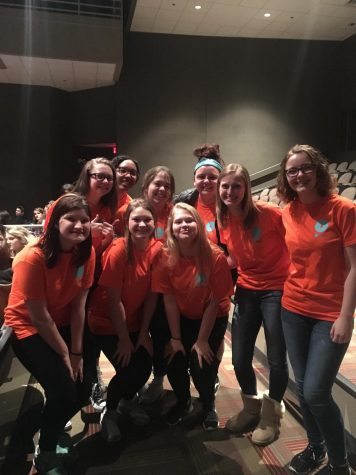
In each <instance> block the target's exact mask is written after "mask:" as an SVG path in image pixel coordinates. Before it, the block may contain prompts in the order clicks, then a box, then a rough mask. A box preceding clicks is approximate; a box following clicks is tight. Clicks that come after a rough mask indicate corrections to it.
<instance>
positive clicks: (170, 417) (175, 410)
mask: <svg viewBox="0 0 356 475" xmlns="http://www.w3.org/2000/svg"><path fill="white" fill-rule="evenodd" d="M192 410H193V404H192V402H191V399H190V398H189V399H188V401H187V402H185V403H183V404H182V403H179V402H177V403H176V404H175V405H174V406H173V407H171V409H170V410H169V411H168V412H167V414H166V416H165V420H166V423H167V424H168V425H169V426H175V425H177V424H179V422H181V421H182V420H183V419H184V417H185V416H186V415H187V414H189V413H190V412H192Z"/></svg>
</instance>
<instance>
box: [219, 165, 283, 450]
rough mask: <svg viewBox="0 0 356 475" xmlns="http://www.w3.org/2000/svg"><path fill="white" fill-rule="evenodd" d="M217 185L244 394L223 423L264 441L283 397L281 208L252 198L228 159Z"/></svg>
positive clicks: (243, 173)
mask: <svg viewBox="0 0 356 475" xmlns="http://www.w3.org/2000/svg"><path fill="white" fill-rule="evenodd" d="M218 189H219V196H218V201H217V209H218V221H219V225H220V233H221V237H222V239H223V240H224V242H225V243H226V244H227V247H228V250H229V252H230V254H232V255H233V257H234V259H235V260H236V263H237V271H238V278H237V282H236V294H235V302H236V305H235V309H234V315H233V320H232V362H233V365H234V369H235V373H236V378H237V380H238V382H239V384H240V387H241V395H242V400H243V410H242V412H241V413H239V414H237V415H235V416H233V417H232V418H231V419H229V421H228V422H227V424H226V428H227V429H228V430H230V431H232V432H236V433H245V432H247V431H250V430H251V429H252V430H253V434H252V441H253V442H254V443H256V444H260V445H262V444H263V445H265V444H268V443H270V442H273V440H275V439H276V437H278V434H279V425H280V418H281V417H282V412H283V405H282V398H283V395H284V392H285V390H286V387H287V383H288V367H287V358H286V347H285V343H284V338H283V331H282V323H281V297H282V291H283V285H284V281H285V278H286V276H287V270H288V265H289V259H288V252H287V248H286V245H285V242H284V228H283V224H282V217H281V210H280V209H279V208H277V207H275V206H272V205H269V204H267V203H262V202H261V203H260V202H258V203H254V202H253V200H252V195H251V183H250V177H249V174H248V171H247V170H246V168H245V167H244V166H242V165H238V164H230V165H227V166H226V167H225V168H224V169H223V171H222V172H221V174H220V176H219V180H218ZM262 324H263V328H264V332H265V338H266V344H267V358H268V363H269V367H270V378H269V391H268V395H267V394H265V395H264V397H263V398H262V399H261V398H260V397H259V396H258V395H257V384H256V376H255V372H254V370H253V366H252V360H253V353H254V347H255V342H256V338H257V335H258V332H259V330H260V328H261V326H262Z"/></svg>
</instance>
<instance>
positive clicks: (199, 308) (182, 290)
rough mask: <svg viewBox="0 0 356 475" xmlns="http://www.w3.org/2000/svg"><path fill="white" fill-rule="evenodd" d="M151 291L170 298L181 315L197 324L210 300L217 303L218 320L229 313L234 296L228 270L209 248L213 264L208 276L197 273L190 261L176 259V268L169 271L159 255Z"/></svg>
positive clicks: (217, 251)
mask: <svg viewBox="0 0 356 475" xmlns="http://www.w3.org/2000/svg"><path fill="white" fill-rule="evenodd" d="M152 290H153V291H154V292H158V293H162V294H172V295H173V296H174V297H175V299H176V302H177V305H178V308H179V311H180V313H181V314H182V315H184V316H185V317H187V318H190V319H192V320H200V319H202V317H203V313H204V310H205V308H206V306H207V305H208V304H209V301H210V299H211V298H212V297H214V298H216V299H217V300H218V301H219V310H218V315H217V316H218V317H223V316H225V315H227V314H228V313H229V310H230V296H231V295H232V294H233V293H234V291H233V288H232V282H231V274H230V269H229V266H228V263H227V260H226V257H225V255H224V254H223V252H222V251H221V250H220V249H219V248H217V247H216V246H214V247H213V263H212V267H211V270H210V276H209V279H208V280H207V279H206V277H205V276H204V275H202V274H200V273H197V267H196V264H195V261H194V259H186V258H183V257H179V258H178V261H177V263H176V265H175V266H174V267H173V268H169V267H168V265H167V255H166V254H165V252H162V254H161V256H160V259H159V262H158V263H157V265H156V266H155V267H154V269H153V274H152Z"/></svg>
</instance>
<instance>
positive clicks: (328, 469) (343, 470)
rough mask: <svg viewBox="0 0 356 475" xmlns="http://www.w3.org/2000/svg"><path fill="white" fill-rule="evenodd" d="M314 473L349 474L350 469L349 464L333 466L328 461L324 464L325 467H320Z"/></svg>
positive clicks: (323, 474)
mask: <svg viewBox="0 0 356 475" xmlns="http://www.w3.org/2000/svg"><path fill="white" fill-rule="evenodd" d="M315 474H318V475H351V474H352V470H351V467H350V465H349V464H346V465H344V466H342V467H334V466H333V465H331V464H330V463H329V464H328V465H325V467H323V468H321V469H320V470H318V471H317V472H315Z"/></svg>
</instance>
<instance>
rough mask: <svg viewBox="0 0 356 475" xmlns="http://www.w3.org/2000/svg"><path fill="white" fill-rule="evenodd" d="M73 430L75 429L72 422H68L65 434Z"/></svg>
mask: <svg viewBox="0 0 356 475" xmlns="http://www.w3.org/2000/svg"><path fill="white" fill-rule="evenodd" d="M72 428H73V426H72V421H68V422H67V423H66V425H65V426H64V432H69V431H70V430H72Z"/></svg>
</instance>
